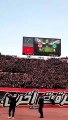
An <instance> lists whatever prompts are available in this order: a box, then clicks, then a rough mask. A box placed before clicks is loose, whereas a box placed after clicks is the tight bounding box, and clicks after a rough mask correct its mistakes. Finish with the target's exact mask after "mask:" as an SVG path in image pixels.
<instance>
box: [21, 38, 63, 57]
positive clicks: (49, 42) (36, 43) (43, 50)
mask: <svg viewBox="0 0 68 120" xmlns="http://www.w3.org/2000/svg"><path fill="white" fill-rule="evenodd" d="M22 53H23V54H25V55H28V54H30V55H43V56H52V55H55V56H60V55H61V39H57V38H39V37H23V52H22Z"/></svg>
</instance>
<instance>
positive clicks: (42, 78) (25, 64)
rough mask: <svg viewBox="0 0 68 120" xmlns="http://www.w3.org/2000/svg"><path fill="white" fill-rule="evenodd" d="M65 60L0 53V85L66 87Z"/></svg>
mask: <svg viewBox="0 0 68 120" xmlns="http://www.w3.org/2000/svg"><path fill="white" fill-rule="evenodd" d="M67 60H68V58H51V59H48V60H40V59H25V58H18V57H13V56H9V55H1V54H0V87H18V88H49V89H50V88H51V89H52V88H53V89H58V88H61V89H68V63H67Z"/></svg>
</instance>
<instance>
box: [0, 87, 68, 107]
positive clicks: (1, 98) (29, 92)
mask: <svg viewBox="0 0 68 120" xmlns="http://www.w3.org/2000/svg"><path fill="white" fill-rule="evenodd" d="M12 92H13V93H14V94H16V100H17V103H16V106H17V107H33V105H34V107H38V96H39V94H42V96H43V98H44V107H48V108H49V107H57V108H61V107H63V108H68V90H65V89H55V90H54V89H26V88H25V89H24V88H0V107H8V106H9V102H8V101H9V98H8V95H9V94H11V93H12ZM51 100H53V101H54V104H52V101H51Z"/></svg>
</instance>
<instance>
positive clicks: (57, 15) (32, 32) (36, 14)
mask: <svg viewBox="0 0 68 120" xmlns="http://www.w3.org/2000/svg"><path fill="white" fill-rule="evenodd" d="M23 36H31V37H44V38H61V57H66V56H68V0H0V52H1V53H2V54H5V55H17V56H22V38H23Z"/></svg>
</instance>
